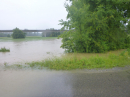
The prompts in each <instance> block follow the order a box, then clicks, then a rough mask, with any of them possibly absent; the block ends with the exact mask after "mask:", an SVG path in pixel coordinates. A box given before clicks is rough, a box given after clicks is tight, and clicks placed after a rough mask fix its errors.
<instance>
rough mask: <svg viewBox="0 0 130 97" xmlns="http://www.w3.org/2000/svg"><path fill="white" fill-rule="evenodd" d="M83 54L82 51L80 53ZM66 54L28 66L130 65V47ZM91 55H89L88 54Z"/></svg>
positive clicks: (79, 67)
mask: <svg viewBox="0 0 130 97" xmlns="http://www.w3.org/2000/svg"><path fill="white" fill-rule="evenodd" d="M80 54H81V53H80ZM80 54H78V53H75V54H71V55H70V56H69V55H67V56H66V55H65V56H63V57H62V58H53V59H46V60H43V61H37V62H30V63H26V67H28V68H37V69H45V68H48V69H54V70H73V69H98V68H100V69H108V68H114V67H124V66H128V65H130V49H127V50H120V51H114V52H113V51H112V52H108V53H104V54H92V53H91V54H84V55H82V56H80ZM88 55H89V56H88ZM6 67H8V68H14V67H15V68H16V67H18V68H20V69H21V68H24V67H25V66H23V65H19V64H17V65H14V66H6Z"/></svg>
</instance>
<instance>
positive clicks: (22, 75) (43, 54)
mask: <svg viewBox="0 0 130 97" xmlns="http://www.w3.org/2000/svg"><path fill="white" fill-rule="evenodd" d="M60 45H61V40H58V39H53V40H52V39H50V40H38V41H19V42H16V41H12V42H11V41H10V42H0V48H1V47H6V48H10V52H7V53H0V97H130V67H129V68H128V67H125V68H124V69H123V68H114V69H108V70H71V71H54V70H46V69H43V70H36V69H34V70H33V69H29V68H28V69H26V68H24V69H5V68H3V64H4V62H6V63H8V64H14V63H18V62H20V63H21V62H31V61H37V60H44V59H46V58H52V57H54V56H58V57H60V56H61V55H63V53H64V50H63V49H61V48H60Z"/></svg>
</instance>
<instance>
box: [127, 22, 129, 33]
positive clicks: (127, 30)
mask: <svg viewBox="0 0 130 97" xmlns="http://www.w3.org/2000/svg"><path fill="white" fill-rule="evenodd" d="M127 32H128V33H129V34H130V21H129V22H128V25H127Z"/></svg>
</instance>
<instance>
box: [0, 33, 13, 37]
mask: <svg viewBox="0 0 130 97" xmlns="http://www.w3.org/2000/svg"><path fill="white" fill-rule="evenodd" d="M10 36H11V34H5V33H0V37H10Z"/></svg>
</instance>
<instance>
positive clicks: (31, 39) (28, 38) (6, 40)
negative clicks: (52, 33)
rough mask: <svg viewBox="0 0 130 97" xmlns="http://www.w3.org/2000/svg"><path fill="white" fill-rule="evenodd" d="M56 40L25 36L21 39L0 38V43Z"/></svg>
mask: <svg viewBox="0 0 130 97" xmlns="http://www.w3.org/2000/svg"><path fill="white" fill-rule="evenodd" d="M50 39H57V37H41V36H26V37H25V38H22V39H13V38H12V37H0V42H16V41H18V42H20V41H37V40H50Z"/></svg>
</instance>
